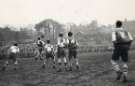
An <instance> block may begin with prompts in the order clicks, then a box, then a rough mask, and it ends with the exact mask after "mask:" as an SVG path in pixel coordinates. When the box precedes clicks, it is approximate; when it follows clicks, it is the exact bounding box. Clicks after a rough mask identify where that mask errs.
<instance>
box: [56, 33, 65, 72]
mask: <svg viewBox="0 0 135 86" xmlns="http://www.w3.org/2000/svg"><path fill="white" fill-rule="evenodd" d="M65 45H66V40H65V38H64V37H63V33H60V34H59V37H58V40H57V58H58V65H59V70H58V71H61V65H62V61H63V62H64V65H65V66H67V59H66V53H65V47H66V46H65Z"/></svg>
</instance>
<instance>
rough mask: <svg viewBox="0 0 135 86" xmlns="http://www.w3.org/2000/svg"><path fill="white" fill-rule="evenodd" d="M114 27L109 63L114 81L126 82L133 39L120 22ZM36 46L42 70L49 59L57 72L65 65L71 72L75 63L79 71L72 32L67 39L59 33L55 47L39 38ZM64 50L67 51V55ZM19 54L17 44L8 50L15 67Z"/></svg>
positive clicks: (76, 44)
mask: <svg viewBox="0 0 135 86" xmlns="http://www.w3.org/2000/svg"><path fill="white" fill-rule="evenodd" d="M115 26H116V27H115V29H114V31H113V32H112V42H113V47H114V49H113V54H112V59H111V63H112V66H113V69H114V71H115V72H116V75H117V77H116V80H121V79H122V81H123V82H127V75H128V65H127V63H128V51H129V49H130V46H131V43H132V41H133V37H132V35H131V33H130V32H128V31H127V30H125V29H124V28H123V23H122V21H119V20H118V21H117V22H116V24H115ZM36 45H37V48H38V51H39V55H38V57H40V59H41V60H43V61H44V64H43V66H42V67H43V68H45V66H46V63H47V62H48V60H49V59H51V60H52V63H53V65H52V66H53V68H56V64H57V66H58V67H57V68H58V71H61V70H62V64H64V65H65V68H66V69H67V66H69V67H68V68H69V70H72V67H73V63H75V66H76V68H77V69H79V62H78V58H77V48H78V46H79V45H78V42H77V40H75V38H74V36H73V33H72V32H68V37H67V39H65V38H64V34H63V33H60V34H59V36H58V39H57V44H56V46H55V45H52V43H51V41H50V40H47V41H46V43H45V42H44V41H43V40H42V39H41V38H40V37H39V38H38V40H37V42H36ZM66 50H67V51H68V54H67V52H66ZM19 52H20V50H19V47H18V44H17V43H14V45H12V46H11V47H10V48H9V50H8V55H9V58H11V59H12V60H13V62H14V64H15V65H17V64H18V61H17V59H16V57H17V54H18V53H19ZM44 52H45V56H43V55H42V53H44ZM43 57H44V58H45V59H44V58H43ZM37 59H38V58H35V60H37ZM120 60H121V61H122V62H123V64H122V67H120V66H121V65H120V64H119V61H120ZM8 64H9V62H8V60H7V61H6V62H5V65H4V67H3V68H2V70H5V69H6V67H7V66H8Z"/></svg>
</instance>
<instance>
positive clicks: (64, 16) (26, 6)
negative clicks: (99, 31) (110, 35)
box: [0, 0, 135, 25]
mask: <svg viewBox="0 0 135 86" xmlns="http://www.w3.org/2000/svg"><path fill="white" fill-rule="evenodd" d="M134 9H135V0H0V24H9V25H27V24H36V23H39V22H40V21H42V20H44V19H50V18H52V19H54V20H56V21H58V22H60V23H64V24H65V23H70V22H71V23H75V24H80V23H81V24H85V23H90V22H91V20H98V23H99V24H113V23H114V22H115V21H116V20H124V19H125V18H127V20H135V10H134Z"/></svg>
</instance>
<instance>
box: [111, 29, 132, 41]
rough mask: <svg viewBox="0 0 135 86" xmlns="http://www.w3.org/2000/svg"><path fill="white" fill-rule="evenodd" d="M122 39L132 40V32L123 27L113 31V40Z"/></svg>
mask: <svg viewBox="0 0 135 86" xmlns="http://www.w3.org/2000/svg"><path fill="white" fill-rule="evenodd" d="M120 39H125V40H129V41H132V40H133V37H132V35H131V33H130V32H127V31H125V30H124V29H123V28H117V29H116V30H114V31H113V32H112V42H117V41H120Z"/></svg>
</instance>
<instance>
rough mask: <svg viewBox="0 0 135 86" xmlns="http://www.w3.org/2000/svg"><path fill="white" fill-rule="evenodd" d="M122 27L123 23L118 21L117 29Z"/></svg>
mask: <svg viewBox="0 0 135 86" xmlns="http://www.w3.org/2000/svg"><path fill="white" fill-rule="evenodd" d="M120 27H122V21H120V20H118V21H116V28H120Z"/></svg>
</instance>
